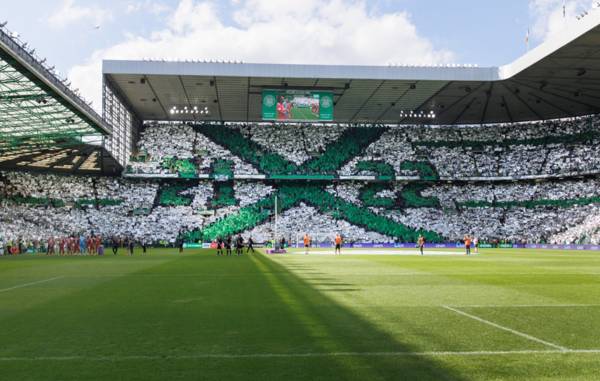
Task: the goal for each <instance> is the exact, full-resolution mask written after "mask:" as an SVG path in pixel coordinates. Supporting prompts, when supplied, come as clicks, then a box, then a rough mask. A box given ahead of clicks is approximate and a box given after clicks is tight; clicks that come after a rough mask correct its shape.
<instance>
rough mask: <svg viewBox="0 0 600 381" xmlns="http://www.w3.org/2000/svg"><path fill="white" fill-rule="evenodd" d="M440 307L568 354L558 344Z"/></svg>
mask: <svg viewBox="0 0 600 381" xmlns="http://www.w3.org/2000/svg"><path fill="white" fill-rule="evenodd" d="M442 307H443V308H445V309H447V310H449V311H452V312H454V313H457V314H459V315H462V316H464V317H468V318H469V319H473V320H476V321H478V322H480V323H483V324H487V325H489V326H491V327H494V328H497V329H500V330H502V331H506V332H510V333H512V334H513V335H516V336H519V337H522V338H524V339H527V340H530V341H534V342H536V343H539V344H543V345H545V346H547V347H551V348H554V349H556V350H559V351H561V352H569V351H570V350H569V349H568V348H566V347H563V346H560V345H558V344H554V343H551V342H549V341H546V340H542V339H539V338H537V337H535V336H531V335H528V334H526V333H524V332H520V331H517V330H514V329H512V328H508V327H505V326H503V325H500V324H497V323H494V322H493V321H489V320H486V319H483V318H480V317H479V316H475V315H472V314H470V313H468V312H465V311H461V310H459V309H457V308H454V307H450V306H442Z"/></svg>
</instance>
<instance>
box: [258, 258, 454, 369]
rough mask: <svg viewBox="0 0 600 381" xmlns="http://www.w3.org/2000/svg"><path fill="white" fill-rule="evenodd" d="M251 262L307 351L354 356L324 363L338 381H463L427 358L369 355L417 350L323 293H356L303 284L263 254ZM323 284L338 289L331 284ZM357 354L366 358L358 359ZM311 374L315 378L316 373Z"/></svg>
mask: <svg viewBox="0 0 600 381" xmlns="http://www.w3.org/2000/svg"><path fill="white" fill-rule="evenodd" d="M252 260H253V261H254V262H255V263H256V265H257V267H258V268H259V269H260V270H261V272H262V273H263V274H264V276H265V278H266V279H265V281H266V282H268V283H269V284H270V286H271V287H272V290H273V292H274V293H276V294H277V295H278V296H279V298H280V300H281V303H282V304H284V305H285V306H286V307H287V309H288V313H286V315H287V316H288V317H287V319H289V325H290V329H291V330H294V331H296V332H298V331H299V332H302V334H303V336H304V337H305V341H307V342H309V345H306V349H305V351H313V352H316V353H329V354H331V353H355V354H356V355H354V356H352V355H351V356H332V357H330V358H329V362H328V363H329V364H330V366H331V367H334V369H335V370H334V372H335V374H337V375H338V379H340V380H350V379H359V380H370V379H382V380H384V379H386V380H387V379H394V380H403V379H406V380H463V379H464V378H463V377H462V376H461V375H459V374H458V373H456V372H455V371H454V370H452V369H448V368H447V367H445V366H444V365H443V364H441V363H439V362H437V361H435V360H434V359H431V358H427V357H423V356H377V355H373V353H379V352H388V353H389V352H398V353H413V352H415V351H417V349H415V348H411V347H410V346H409V345H406V344H403V343H401V342H398V340H397V339H396V338H394V337H392V336H390V335H389V334H387V333H385V332H383V331H381V330H380V329H378V328H376V327H374V326H373V325H372V324H371V323H370V322H368V321H366V320H364V319H363V318H361V317H359V316H358V315H356V314H355V313H354V312H352V311H349V310H348V309H347V308H345V307H343V306H341V305H339V304H338V303H337V302H336V301H334V300H333V299H331V298H330V297H328V296H326V295H325V294H324V293H323V292H331V291H341V292H350V291H359V289H357V288H352V287H342V288H332V289H316V288H315V286H317V285H316V284H313V283H308V282H306V281H305V280H303V279H301V278H299V277H298V276H297V275H295V274H293V273H292V272H290V271H289V270H288V269H286V268H285V267H284V266H282V265H280V264H278V263H276V262H275V261H273V260H271V259H269V258H268V257H266V256H255V257H253V258H252ZM325 284H330V285H336V286H338V285H339V284H336V283H335V282H331V283H325ZM349 286H352V285H349ZM290 345H293V343H290ZM361 353H362V354H370V355H360V354H361ZM330 370H331V369H330ZM312 371H313V372H315V373H316V374H317V375H318V374H319V373H318V372H319V370H318V369H313V370H312ZM311 377H313V376H310V375H307V379H310V378H311Z"/></svg>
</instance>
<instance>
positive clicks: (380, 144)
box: [127, 116, 600, 179]
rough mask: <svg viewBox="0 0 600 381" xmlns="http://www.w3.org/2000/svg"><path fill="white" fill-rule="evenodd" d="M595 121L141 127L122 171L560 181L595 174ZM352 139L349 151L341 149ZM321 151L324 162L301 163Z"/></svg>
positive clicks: (599, 142)
mask: <svg viewBox="0 0 600 381" xmlns="http://www.w3.org/2000/svg"><path fill="white" fill-rule="evenodd" d="M597 124H598V117H597V116H596V117H588V118H579V119H573V120H567V121H565V120H562V121H547V122H543V123H525V124H519V125H486V126H410V125H409V126H373V127H367V128H362V129H361V130H360V131H359V132H358V133H355V134H352V133H349V131H351V130H356V127H348V126H343V125H302V124H298V125H277V124H262V123H243V124H242V123H240V124H228V125H197V126H193V125H185V124H156V123H155V124H148V125H146V126H145V127H144V129H143V131H142V133H141V138H140V140H139V143H138V147H137V155H136V156H135V158H134V160H133V161H132V162H131V163H130V164H129V166H128V170H127V171H128V172H129V173H143V174H154V175H165V174H170V175H173V174H177V172H178V171H181V168H180V166H178V165H176V164H177V161H179V162H183V163H188V162H189V163H190V164H189V165H190V166H191V168H193V170H194V171H195V174H196V175H206V174H210V173H212V171H213V170H214V165H215V163H216V162H217V161H218V160H225V161H230V162H231V163H232V167H233V174H235V175H238V176H239V175H256V174H298V175H302V174H335V175H343V176H352V175H367V174H368V175H372V174H374V173H373V171H369V170H365V169H364V168H363V167H361V164H360V163H364V162H376V163H385V164H387V165H389V166H390V167H391V168H392V170H393V175H398V176H415V175H419V171H418V168H414V167H411V166H407V165H406V164H407V163H415V162H424V163H427V164H428V165H430V166H431V168H432V169H433V170H434V171H435V172H436V174H437V175H438V176H439V177H441V178H449V179H464V178H472V177H485V178H494V177H522V176H544V175H549V176H557V175H567V176H568V175H573V174H582V173H598V172H600V155H597V154H596V153H597V152H598V149H599V148H600V132H598V131H597V129H596V125H597ZM369 129H377V130H380V131H381V134H380V135H377V139H375V141H372V142H370V141H368V139H366V144H365V146H361V144H363V143H365V142H360V141H358V140H360V139H358V138H359V137H360V136H362V135H364V134H365V133H366V131H368V130H369ZM244 140H245V141H246V142H244ZM355 141H356V144H357V146H356V149H351V150H350V151H351V152H345V151H344V149H343V148H344V147H353V146H354V143H355ZM241 143H244V144H245V147H243V148H241V147H240V146H241ZM353 148H354V147H353ZM328 151H331V152H328ZM326 152H328V156H327V160H321V161H318V160H317V161H315V162H313V163H312V164H308V165H304V166H303V164H307V163H308V162H310V161H311V159H314V158H317V157H319V156H320V155H323V154H324V153H326ZM332 163H335V164H336V165H334V166H332ZM338 163H339V164H340V166H339V167H336V166H337V164H338ZM289 164H292V165H291V166H290V165H289ZM375 174H376V173H375Z"/></svg>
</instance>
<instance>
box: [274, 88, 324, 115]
mask: <svg viewBox="0 0 600 381" xmlns="http://www.w3.org/2000/svg"><path fill="white" fill-rule="evenodd" d="M333 106H334V105H333V93H331V92H324V91H309V90H264V91H263V92H262V118H263V120H271V121H273V120H274V121H290V122H304V121H321V122H330V121H333Z"/></svg>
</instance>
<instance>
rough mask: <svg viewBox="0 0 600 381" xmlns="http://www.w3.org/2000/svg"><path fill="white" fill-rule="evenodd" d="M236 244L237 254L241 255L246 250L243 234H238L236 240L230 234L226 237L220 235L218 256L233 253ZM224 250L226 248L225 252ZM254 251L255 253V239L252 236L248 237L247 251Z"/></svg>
mask: <svg viewBox="0 0 600 381" xmlns="http://www.w3.org/2000/svg"><path fill="white" fill-rule="evenodd" d="M233 246H235V254H236V255H238V256H240V255H242V254H243V252H244V238H242V236H241V235H238V236H237V237H236V238H235V240H234V239H233V238H232V237H231V236H229V237H227V238H225V239H223V238H221V237H219V238H217V256H218V257H220V256H223V255H227V256H230V255H232V247H233ZM223 250H225V254H223ZM248 252H252V253H254V241H253V240H252V237H250V238H248V242H247V244H246V253H248Z"/></svg>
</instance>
